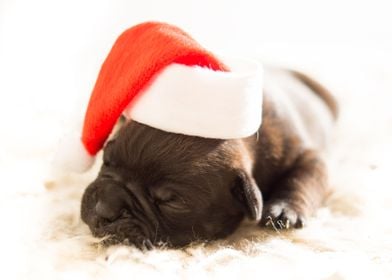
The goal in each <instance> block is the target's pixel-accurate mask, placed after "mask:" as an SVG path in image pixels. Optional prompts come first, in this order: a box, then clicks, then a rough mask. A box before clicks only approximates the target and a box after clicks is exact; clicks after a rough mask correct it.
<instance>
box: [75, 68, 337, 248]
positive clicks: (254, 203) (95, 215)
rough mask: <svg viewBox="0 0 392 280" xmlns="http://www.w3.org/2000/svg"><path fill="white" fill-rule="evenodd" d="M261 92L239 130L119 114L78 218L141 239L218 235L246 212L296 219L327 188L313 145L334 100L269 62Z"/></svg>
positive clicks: (294, 223)
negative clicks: (239, 134) (198, 128)
mask: <svg viewBox="0 0 392 280" xmlns="http://www.w3.org/2000/svg"><path fill="white" fill-rule="evenodd" d="M263 94H264V103H263V121H262V125H261V127H260V129H259V131H258V133H256V134H255V135H253V136H250V137H248V138H245V139H234V140H217V139H206V138H200V137H193V136H186V135H181V134H174V133H168V132H164V131H161V130H158V129H155V128H151V127H148V126H146V125H143V124H140V123H137V122H134V121H131V122H128V123H126V124H125V125H124V126H123V127H122V128H121V129H120V131H119V132H118V133H117V135H116V137H115V138H114V139H113V140H111V141H110V142H109V143H108V144H107V145H106V147H105V149H104V163H103V165H102V168H101V171H100V173H99V175H98V177H97V179H96V180H95V181H94V182H92V183H91V184H90V185H89V187H88V188H87V189H86V191H85V194H84V196H83V200H82V211H81V214H82V219H83V221H84V222H85V223H87V224H88V225H89V227H90V229H91V231H92V232H93V234H94V235H96V236H105V235H108V236H110V238H109V239H107V242H110V243H112V242H125V243H130V244H134V245H136V246H138V247H143V246H146V247H148V248H149V247H151V246H152V245H153V244H157V243H158V242H161V241H163V242H167V244H168V245H169V246H176V247H178V246H184V245H186V244H189V243H190V242H192V241H195V240H212V239H217V238H222V237H225V236H227V235H229V234H230V233H232V232H233V231H234V230H235V229H236V228H237V227H238V225H239V223H240V222H241V221H242V220H243V218H244V217H245V216H246V217H248V218H249V219H252V220H256V221H258V222H259V224H260V225H261V226H265V225H267V226H268V225H270V226H272V225H273V226H276V227H278V228H282V229H283V228H290V227H294V228H298V227H302V226H303V225H304V222H305V221H306V218H307V217H309V215H311V214H312V212H313V211H314V210H315V209H316V208H317V207H318V206H319V205H320V204H321V202H322V200H323V198H324V196H325V193H326V189H327V176H326V172H325V166H324V162H323V160H322V158H321V152H322V151H323V149H324V147H325V145H326V142H327V140H328V134H329V132H330V130H331V126H332V124H333V120H334V118H335V117H336V113H337V109H336V104H335V101H334V99H333V98H332V97H331V95H330V94H329V93H328V92H327V91H326V90H325V89H324V88H323V87H322V86H320V85H319V84H318V83H317V82H315V81H314V80H312V79H310V78H309V77H307V76H305V75H303V74H301V73H298V72H290V71H285V70H278V69H267V70H266V73H265V88H264V93H263ZM262 197H263V198H262ZM263 202H264V206H263Z"/></svg>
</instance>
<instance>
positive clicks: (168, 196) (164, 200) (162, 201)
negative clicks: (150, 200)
mask: <svg viewBox="0 0 392 280" xmlns="http://www.w3.org/2000/svg"><path fill="white" fill-rule="evenodd" d="M161 194H162V193H161ZM155 204H156V205H157V206H158V207H159V209H160V210H163V211H175V212H189V211H190V209H189V207H188V204H187V203H186V201H185V199H184V198H183V197H181V196H179V195H176V194H173V193H167V192H165V195H164V196H159V197H155Z"/></svg>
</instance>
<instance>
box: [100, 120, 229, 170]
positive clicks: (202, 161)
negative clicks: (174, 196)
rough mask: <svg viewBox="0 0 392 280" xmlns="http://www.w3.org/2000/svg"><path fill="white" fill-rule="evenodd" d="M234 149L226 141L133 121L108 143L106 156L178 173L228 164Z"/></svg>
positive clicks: (143, 167)
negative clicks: (161, 128)
mask: <svg viewBox="0 0 392 280" xmlns="http://www.w3.org/2000/svg"><path fill="white" fill-rule="evenodd" d="M232 150H233V149H232V147H230V146H229V145H228V143H227V141H224V140H219V139H207V138H200V137H194V136H187V135H182V134H175V133H168V132H165V131H162V130H158V129H155V128H152V127H149V126H146V125H143V124H140V123H137V122H135V121H132V122H128V123H126V124H125V125H124V126H123V127H122V128H121V129H120V130H119V131H118V132H117V135H116V136H115V137H114V138H113V140H112V141H110V142H109V143H108V144H107V145H106V147H105V151H104V157H106V158H107V159H108V160H113V161H117V162H118V164H120V165H122V166H127V167H129V168H139V169H140V168H142V169H153V168H159V169H161V170H166V171H167V172H170V171H173V172H174V171H177V172H178V171H184V169H187V168H188V169H189V168H200V170H203V169H205V168H210V169H211V168H218V167H219V166H222V165H226V164H228V163H229V162H228V161H229V158H230V156H231V154H232V153H233V151H232ZM189 171H191V170H189Z"/></svg>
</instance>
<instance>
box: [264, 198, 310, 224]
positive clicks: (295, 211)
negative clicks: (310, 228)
mask: <svg viewBox="0 0 392 280" xmlns="http://www.w3.org/2000/svg"><path fill="white" fill-rule="evenodd" d="M260 225H261V226H264V227H268V228H273V229H278V230H280V229H290V228H302V227H303V226H304V225H305V213H304V211H302V210H301V209H300V207H295V206H294V205H293V204H291V203H290V202H288V201H285V200H275V201H271V202H267V203H266V205H265V206H264V210H263V217H262V219H261V222H260Z"/></svg>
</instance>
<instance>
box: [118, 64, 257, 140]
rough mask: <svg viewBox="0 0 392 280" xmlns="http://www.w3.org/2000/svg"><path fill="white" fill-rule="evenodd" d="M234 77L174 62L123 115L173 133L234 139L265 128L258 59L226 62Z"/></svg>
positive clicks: (225, 73) (221, 72)
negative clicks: (262, 127)
mask: <svg viewBox="0 0 392 280" xmlns="http://www.w3.org/2000/svg"><path fill="white" fill-rule="evenodd" d="M222 61H223V62H224V63H225V64H226V65H227V66H228V67H229V68H230V72H223V71H212V70H211V69H208V68H203V67H189V66H186V65H181V64H176V63H173V64H171V65H169V66H167V67H165V68H164V69H163V70H162V71H161V72H160V73H159V75H157V76H156V77H155V78H154V80H153V81H152V82H151V84H150V85H149V86H148V87H147V88H146V89H145V90H143V91H142V92H141V93H140V94H139V96H138V97H137V98H136V100H135V101H134V102H131V104H130V105H129V106H128V108H126V109H125V111H124V116H125V117H127V118H128V119H133V120H135V121H138V122H140V123H144V124H147V125H149V126H152V127H155V128H158V129H162V130H165V131H169V132H174V133H181V134H186V135H193V136H200V137H206V138H220V139H233V138H241V137H247V136H250V135H252V134H254V133H255V132H256V131H257V130H258V129H259V127H260V124H261V108H262V92H263V90H262V89H263V71H262V66H261V64H260V63H259V62H258V61H257V60H246V59H226V60H225V59H223V60H222Z"/></svg>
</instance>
